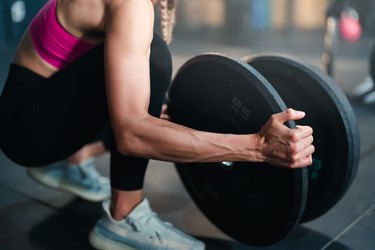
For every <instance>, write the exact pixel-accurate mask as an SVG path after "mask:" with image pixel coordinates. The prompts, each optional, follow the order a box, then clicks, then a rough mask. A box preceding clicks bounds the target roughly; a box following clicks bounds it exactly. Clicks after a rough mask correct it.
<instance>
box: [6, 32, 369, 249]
mask: <svg viewBox="0 0 375 250" xmlns="http://www.w3.org/2000/svg"><path fill="white" fill-rule="evenodd" d="M198 37H199V39H198ZM374 40H375V39H374V37H369V36H364V37H362V39H361V40H360V41H359V42H357V43H356V44H347V43H344V42H341V43H340V44H339V47H338V56H337V61H336V63H335V68H336V71H335V72H336V75H335V79H336V81H337V82H338V84H339V85H340V87H342V89H343V90H344V92H345V93H347V94H348V96H350V92H351V91H352V90H353V88H354V87H355V86H356V85H357V84H359V83H360V82H361V81H362V80H363V79H364V78H365V76H366V75H367V74H368V56H369V53H370V50H371V47H372V45H373V44H374ZM322 42H323V32H322V31H314V32H292V33H276V32H269V33H267V32H265V33H261V34H257V33H255V34H251V36H248V37H246V36H238V37H233V38H230V39H228V38H226V39H225V41H223V39H221V38H220V37H218V36H217V34H216V35H212V34H211V35H210V34H207V33H206V34H194V35H181V34H178V33H177V34H176V38H175V40H174V42H173V44H172V45H171V51H172V54H173V60H174V69H175V70H174V71H175V72H176V70H177V69H178V68H179V67H180V66H181V65H182V64H183V63H184V62H185V61H186V60H188V59H189V58H191V57H193V56H195V55H198V54H201V53H204V52H213V51H214V52H220V53H224V54H226V55H228V56H232V57H236V58H240V57H243V56H246V55H249V54H254V53H258V52H277V53H286V54H289V55H292V56H296V57H299V58H301V59H303V60H305V61H307V62H308V63H310V64H312V65H315V66H317V67H320V68H321V67H322V66H321V63H320V54H321V51H322ZM13 52H14V48H13V47H12V46H9V47H7V48H1V50H0V55H1V56H0V91H1V89H2V87H3V85H2V84H3V82H4V79H5V77H6V73H7V67H8V64H9V62H10V60H11V58H12V54H13ZM351 103H352V105H353V109H354V112H355V114H356V116H357V119H358V125H359V130H360V135H361V160H360V165H359V170H358V172H357V175H356V178H355V180H354V182H353V184H352V186H351V188H350V189H349V191H348V192H347V193H346V195H345V196H344V197H343V199H342V200H341V201H340V202H338V203H337V204H336V206H335V207H334V208H332V209H331V210H330V211H329V212H327V213H326V214H324V215H322V216H321V217H319V218H318V219H316V220H314V221H312V222H309V223H306V224H302V225H300V226H298V227H297V228H296V229H295V230H293V231H292V232H291V233H290V235H289V236H287V237H286V238H285V239H284V240H282V241H281V242H279V243H277V244H275V245H273V246H270V247H265V248H262V249H273V250H277V249H279V250H281V249H304V250H308V249H330V250H333V249H334V250H349V249H355V250H361V249H363V250H368V249H375V182H374V181H373V180H374V179H375V167H374V163H375V136H374V127H375V104H372V105H364V104H361V103H360V102H358V101H355V100H352V101H351ZM96 163H97V166H98V168H99V170H100V171H101V172H102V173H103V174H105V175H108V155H104V156H102V157H100V158H98V159H97V161H96ZM145 185H146V186H145V190H146V196H147V197H148V199H149V200H150V203H151V205H152V207H153V208H154V209H155V210H156V211H157V212H158V213H159V214H160V216H161V217H162V218H163V219H165V220H167V221H170V222H172V223H173V224H174V225H175V226H177V227H179V228H181V229H183V230H185V231H186V232H188V233H191V234H192V235H195V236H197V237H199V238H201V239H202V240H204V241H205V242H206V245H207V249H215V250H220V249H237V250H239V249H241V250H242V249H243V250H246V249H248V250H251V249H260V248H255V247H248V246H245V245H242V244H240V243H238V242H236V241H234V240H233V239H231V238H229V237H228V236H226V235H225V234H224V233H222V232H220V231H219V230H218V229H217V228H215V226H214V225H212V224H211V223H210V222H209V221H208V220H207V219H206V218H205V217H204V215H203V214H202V213H201V212H200V211H199V210H198V208H197V207H196V206H195V204H194V203H193V202H192V200H191V199H190V197H189V195H188V193H187V192H186V190H185V188H184V187H183V185H182V184H181V182H180V180H179V177H178V175H177V174H176V171H175V169H174V166H173V164H171V163H167V162H160V161H151V163H150V166H149V168H148V172H147V176H146V184H145ZM100 216H101V204H100V203H94V204H93V203H87V202H85V201H82V200H80V199H77V198H74V197H73V196H71V195H69V194H66V193H62V192H59V191H54V190H50V189H47V188H45V187H43V186H40V185H38V184H36V183H34V182H33V181H32V180H30V179H29V178H28V176H27V175H26V172H25V169H24V168H22V167H20V166H17V165H16V164H14V163H12V162H11V161H9V160H8V159H7V158H6V156H4V155H3V154H2V153H1V151H0V249H2V250H18V249H28V250H34V249H35V250H36V249H91V248H90V246H89V244H88V240H87V236H88V233H89V230H90V229H91V228H92V226H93V225H94V223H95V222H96V220H97V219H98V218H99V217H100ZM228 216H230V215H228Z"/></svg>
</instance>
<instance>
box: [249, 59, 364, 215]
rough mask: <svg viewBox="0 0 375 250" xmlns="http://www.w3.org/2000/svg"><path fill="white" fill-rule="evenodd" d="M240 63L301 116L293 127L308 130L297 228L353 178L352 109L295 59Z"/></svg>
mask: <svg viewBox="0 0 375 250" xmlns="http://www.w3.org/2000/svg"><path fill="white" fill-rule="evenodd" d="M243 61H245V62H247V63H249V64H250V65H251V66H252V67H254V68H255V69H257V70H258V71H259V72H260V73H261V74H262V75H263V76H264V77H265V78H266V79H267V80H268V81H269V82H270V83H271V84H272V85H273V87H274V88H275V89H276V91H277V92H278V93H279V95H280V96H281V97H282V99H283V100H284V101H285V103H286V105H287V106H288V107H291V108H295V109H298V110H302V111H305V112H306V117H305V118H304V119H303V120H301V121H296V123H297V124H301V125H309V126H311V127H312V128H313V130H314V134H313V136H314V146H315V148H316V151H315V153H314V156H313V165H312V166H310V167H309V168H308V170H309V171H308V172H309V192H308V196H307V197H308V198H307V204H306V209H305V212H304V215H303V217H302V220H301V222H306V221H310V220H313V219H315V218H317V217H319V216H321V215H322V214H324V213H325V212H327V211H328V210H329V209H330V208H332V207H333V206H334V205H335V204H336V203H337V202H338V201H339V200H340V198H341V197H342V196H343V195H344V194H345V192H346V191H347V190H348V188H349V187H350V185H351V183H352V180H353V178H354V176H355V174H356V172H357V167H358V162H359V153H360V139H359V132H358V127H357V120H356V118H355V116H354V112H353V110H352V107H351V105H350V104H349V102H348V100H347V98H346V96H345V95H344V93H343V92H342V90H341V89H340V88H339V87H338V85H337V84H336V83H335V82H334V81H333V80H332V78H330V77H329V76H327V75H326V74H325V73H324V72H322V71H320V70H319V69H316V68H313V67H311V66H307V65H306V64H304V63H303V62H301V61H299V60H297V59H294V58H290V57H285V56H274V55H259V56H250V57H247V58H243Z"/></svg>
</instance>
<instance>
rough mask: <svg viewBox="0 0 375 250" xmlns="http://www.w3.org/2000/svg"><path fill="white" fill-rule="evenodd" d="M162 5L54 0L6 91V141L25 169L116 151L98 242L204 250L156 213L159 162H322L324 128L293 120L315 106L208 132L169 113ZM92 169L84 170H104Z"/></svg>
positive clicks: (165, 3) (168, 18)
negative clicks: (256, 126) (293, 125)
mask: <svg viewBox="0 0 375 250" xmlns="http://www.w3.org/2000/svg"><path fill="white" fill-rule="evenodd" d="M156 1H157V0H152V1H151V0H50V1H49V2H48V3H47V4H46V6H45V7H44V8H43V9H42V10H41V11H40V12H39V14H38V15H37V16H36V17H35V19H34V20H33V22H32V24H31V25H30V27H29V29H28V30H27V31H26V33H25V36H24V37H23V39H22V41H21V42H20V45H19V47H18V49H17V52H16V55H15V58H14V62H13V63H12V65H11V67H10V70H9V75H8V79H7V82H6V86H5V88H4V91H3V93H2V96H1V102H0V114H1V127H0V131H1V148H2V150H3V152H4V153H5V154H6V155H7V156H8V157H9V158H10V159H12V160H14V161H15V162H17V163H19V164H20V165H25V166H29V167H30V166H42V165H46V164H51V163H53V162H56V161H61V160H62V159H68V160H67V162H69V164H78V165H80V164H79V163H82V162H83V161H85V160H87V159H88V158H90V157H93V156H95V155H97V154H99V153H101V152H104V151H105V150H109V151H110V154H111V162H110V179H111V188H112V196H111V201H107V202H104V203H103V207H104V210H105V212H106V215H105V216H104V217H103V218H102V219H101V220H99V221H98V223H97V224H96V225H95V227H94V229H93V230H92V232H91V234H90V242H91V244H92V245H93V247H95V248H98V249H204V244H203V243H202V242H200V241H199V240H197V239H194V238H192V237H190V236H188V235H187V234H184V233H182V232H181V231H178V230H177V229H175V228H174V227H172V226H171V225H170V224H168V223H164V222H162V221H161V220H160V219H158V217H157V216H156V214H155V213H154V212H152V210H151V208H150V207H149V204H148V202H147V199H145V198H144V197H143V178H144V174H145V170H146V166H147V162H148V159H158V160H164V161H172V162H220V161H252V162H268V163H270V164H273V165H275V166H280V167H288V168H296V167H305V166H308V165H310V164H311V163H312V157H311V155H312V153H313V152H314V147H313V145H312V142H313V137H312V129H311V128H310V127H304V126H299V127H298V128H297V129H293V130H292V129H288V128H287V127H285V126H284V125H283V123H284V122H286V121H288V120H297V119H301V118H303V117H304V113H303V112H299V111H295V110H292V109H288V110H287V111H285V112H282V113H279V114H275V115H273V116H272V117H271V118H270V119H269V121H268V122H267V123H266V124H265V125H264V126H263V128H262V129H261V131H260V132H259V133H257V134H249V135H232V134H216V133H208V132H201V131H196V130H192V129H190V128H187V127H184V126H180V125H177V124H175V123H173V122H171V121H169V120H168V119H160V118H158V117H159V115H160V110H161V106H162V103H163V99H164V94H165V91H166V89H167V87H168V84H169V81H170V77H171V60H170V55H169V52H168V49H167V48H166V46H165V44H164V43H163V41H162V40H161V39H160V38H159V37H158V36H157V35H154V34H153V26H154V6H153V5H154V4H155V3H156ZM160 7H161V9H160V10H161V28H162V35H163V38H164V40H166V41H167V42H169V41H170V38H171V35H170V34H171V26H172V24H173V9H174V1H172V0H161V3H160ZM163 117H166V115H165V114H164V115H163ZM98 135H99V136H98ZM98 138H99V139H100V142H96V140H97V139H98ZM84 145H86V146H85V147H84ZM82 147H83V148H82ZM79 149H81V150H79ZM77 150H78V152H77ZM75 152H76V153H75ZM69 164H66V165H69ZM83 165H85V164H83ZM53 168H58V169H60V170H61V168H62V167H61V164H60V166H57V167H56V166H53ZM65 168H66V169H67V168H68V167H65ZM70 169H73V168H70ZM54 170H55V169H53V171H52V174H50V175H53V172H54ZM85 171H86V172H85V173H86V174H81V176H85V175H90V173H92V172H93V170H92V168H89V169H88V170H87V169H86V170H85ZM47 172H48V171H47ZM78 172H79V173H80V171H78ZM43 174H44V175H48V173H47V174H45V173H42V175H43ZM57 175H59V174H57ZM94 175H95V174H94ZM76 176H78V177H77V178H78V181H77V182H85V181H86V180H85V178H80V177H79V176H80V174H77V175H75V174H73V177H72V179H75V178H76ZM56 178H58V177H56ZM56 178H55V179H56ZM93 179H95V178H93ZM99 183H100V181H99ZM99 186H100V185H99ZM96 198H97V197H96ZM98 199H100V198H98Z"/></svg>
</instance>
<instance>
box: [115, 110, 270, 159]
mask: <svg viewBox="0 0 375 250" xmlns="http://www.w3.org/2000/svg"><path fill="white" fill-rule="evenodd" d="M116 141H117V145H118V149H119V151H120V152H121V153H123V154H127V155H133V156H138V157H145V158H151V159H157V160H164V161H171V162H220V161H252V162H261V161H264V157H263V156H262V154H261V149H260V148H259V146H260V145H259V142H258V136H257V135H256V134H250V135H234V134H218V133H210V132H203V131H197V130H193V129H190V128H187V127H185V126H181V125H178V124H175V123H172V122H169V121H166V120H163V119H158V118H155V117H152V116H147V117H145V118H143V119H141V120H138V121H136V122H134V123H133V124H132V125H131V126H127V130H124V131H122V132H121V133H119V134H118V135H117V136H116Z"/></svg>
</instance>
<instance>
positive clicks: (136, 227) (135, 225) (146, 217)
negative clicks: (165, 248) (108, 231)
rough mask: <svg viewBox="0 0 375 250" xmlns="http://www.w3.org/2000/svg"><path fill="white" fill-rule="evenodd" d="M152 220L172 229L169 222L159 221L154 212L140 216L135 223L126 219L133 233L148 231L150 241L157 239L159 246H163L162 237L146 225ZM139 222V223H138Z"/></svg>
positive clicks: (130, 219)
mask: <svg viewBox="0 0 375 250" xmlns="http://www.w3.org/2000/svg"><path fill="white" fill-rule="evenodd" d="M153 220H159V221H160V222H161V223H163V224H165V225H167V226H169V227H173V225H172V224H171V223H169V222H164V221H161V220H160V218H159V216H158V215H157V213H155V212H150V213H146V214H144V215H142V216H140V217H139V218H138V219H137V221H136V220H134V219H132V218H128V223H129V225H131V227H132V228H133V230H134V231H136V232H140V231H141V230H142V229H144V230H148V231H150V235H149V237H150V239H155V238H156V239H158V241H159V242H160V243H161V244H164V239H163V238H164V235H163V234H162V233H161V232H160V231H159V230H157V229H151V228H150V227H149V226H148V225H150V224H151V222H152V221H153ZM138 221H139V222H138ZM140 224H142V225H144V226H143V227H141V226H140ZM150 229H151V230H150Z"/></svg>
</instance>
